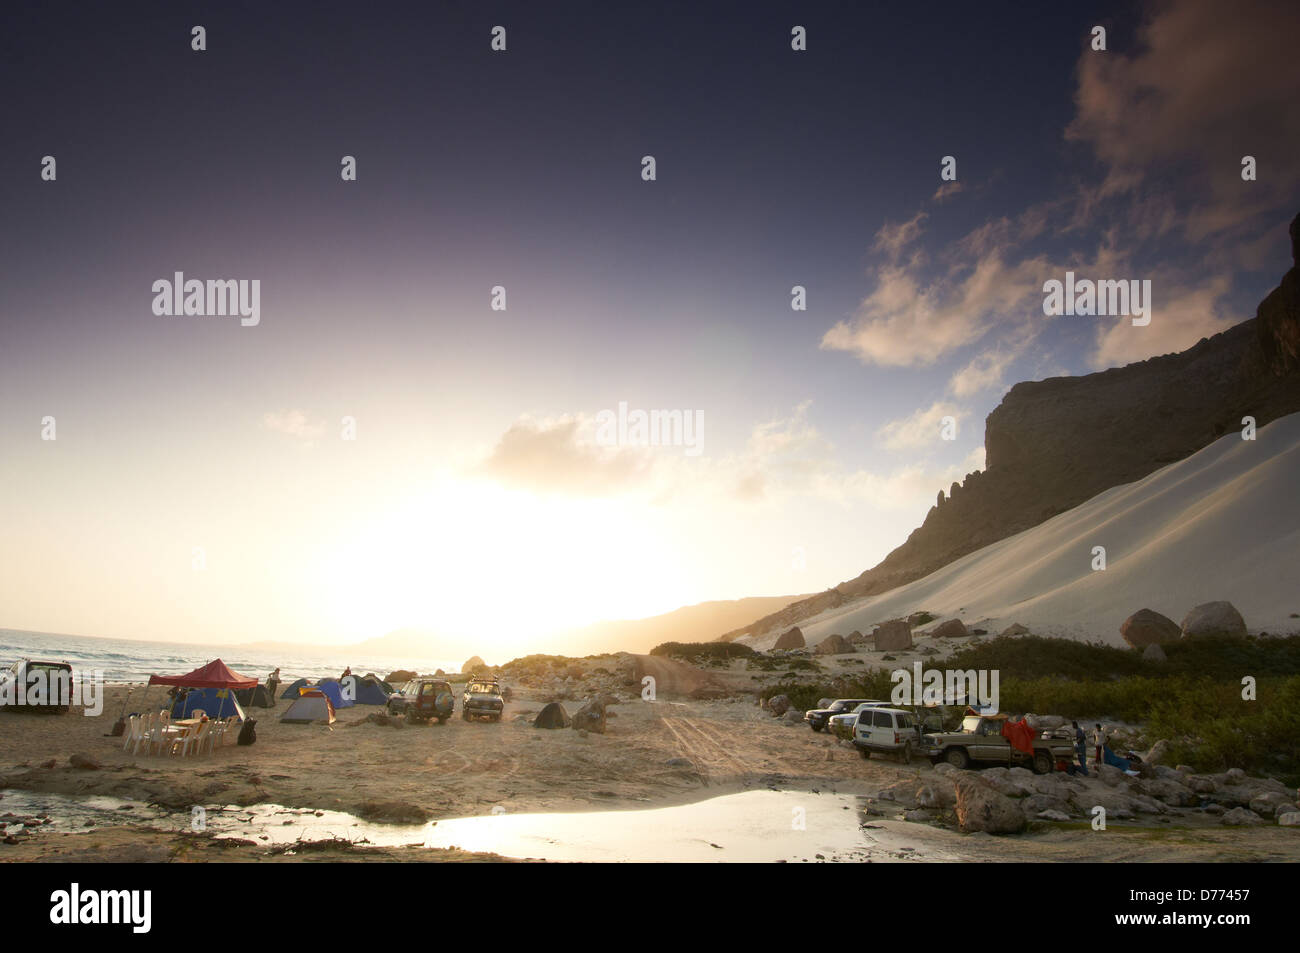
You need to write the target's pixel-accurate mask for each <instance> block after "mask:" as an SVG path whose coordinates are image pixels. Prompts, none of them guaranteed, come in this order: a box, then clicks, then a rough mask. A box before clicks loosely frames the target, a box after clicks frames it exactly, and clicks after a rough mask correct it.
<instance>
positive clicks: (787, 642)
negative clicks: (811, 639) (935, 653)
mask: <svg viewBox="0 0 1300 953" xmlns="http://www.w3.org/2000/svg"><path fill="white" fill-rule="evenodd" d="M806 644H807V643H805V642H804V640H803V632H802V631H800V629H799V627H798V626H797V625H796V626H793V627H791V628H789V629H787V630H786V631H785V632H782V633H781V636H780V638H778V639H777V640H776V644H775V645H773V646H772V650H773V651H777V650H779V649H801V648H804V647H805V645H806Z"/></svg>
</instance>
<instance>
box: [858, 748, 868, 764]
mask: <svg viewBox="0 0 1300 953" xmlns="http://www.w3.org/2000/svg"><path fill="white" fill-rule="evenodd" d="M858 754H860V755H862V760H863V761H870V760H871V752H870V751H868V750H867V749H866V748H859V749H858Z"/></svg>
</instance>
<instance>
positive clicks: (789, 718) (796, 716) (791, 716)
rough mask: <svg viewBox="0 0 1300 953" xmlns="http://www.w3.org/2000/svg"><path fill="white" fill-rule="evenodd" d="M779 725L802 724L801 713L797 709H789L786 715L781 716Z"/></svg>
mask: <svg viewBox="0 0 1300 953" xmlns="http://www.w3.org/2000/svg"><path fill="white" fill-rule="evenodd" d="M781 724H783V725H802V724H803V712H801V711H799V710H798V709H797V708H791V709H789V710H787V711H786V713H785V714H784V715H782V716H781Z"/></svg>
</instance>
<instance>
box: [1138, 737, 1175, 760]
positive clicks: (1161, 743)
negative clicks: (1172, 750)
mask: <svg viewBox="0 0 1300 953" xmlns="http://www.w3.org/2000/svg"><path fill="white" fill-rule="evenodd" d="M1168 757H1169V742H1168V741H1166V740H1165V739H1164V738H1161V739H1160V740H1158V741H1157V742H1156V743H1155V744H1153V745H1152V746H1151V747H1150V748H1148V749H1147V752H1146V754H1144V755H1142V763H1143V764H1150V765H1157V764H1159V763H1160V762H1161V761H1164V760H1165V759H1166V758H1168Z"/></svg>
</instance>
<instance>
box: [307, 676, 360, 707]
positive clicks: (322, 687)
mask: <svg viewBox="0 0 1300 953" xmlns="http://www.w3.org/2000/svg"><path fill="white" fill-rule="evenodd" d="M311 687H312V689H313V690H315V691H319V692H323V693H324V694H325V695H326V696H327V697H328V698H329V700H330V704H332V705H333V706H334V707H335V708H351V707H352V701H351V700H349V699H347V698H344V697H343V689H342V688H341V687H340V686H339V683H338V679H336V678H322V679H321V680H320V681H319V682H317V683H316V684H315V685H313V686H311Z"/></svg>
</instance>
